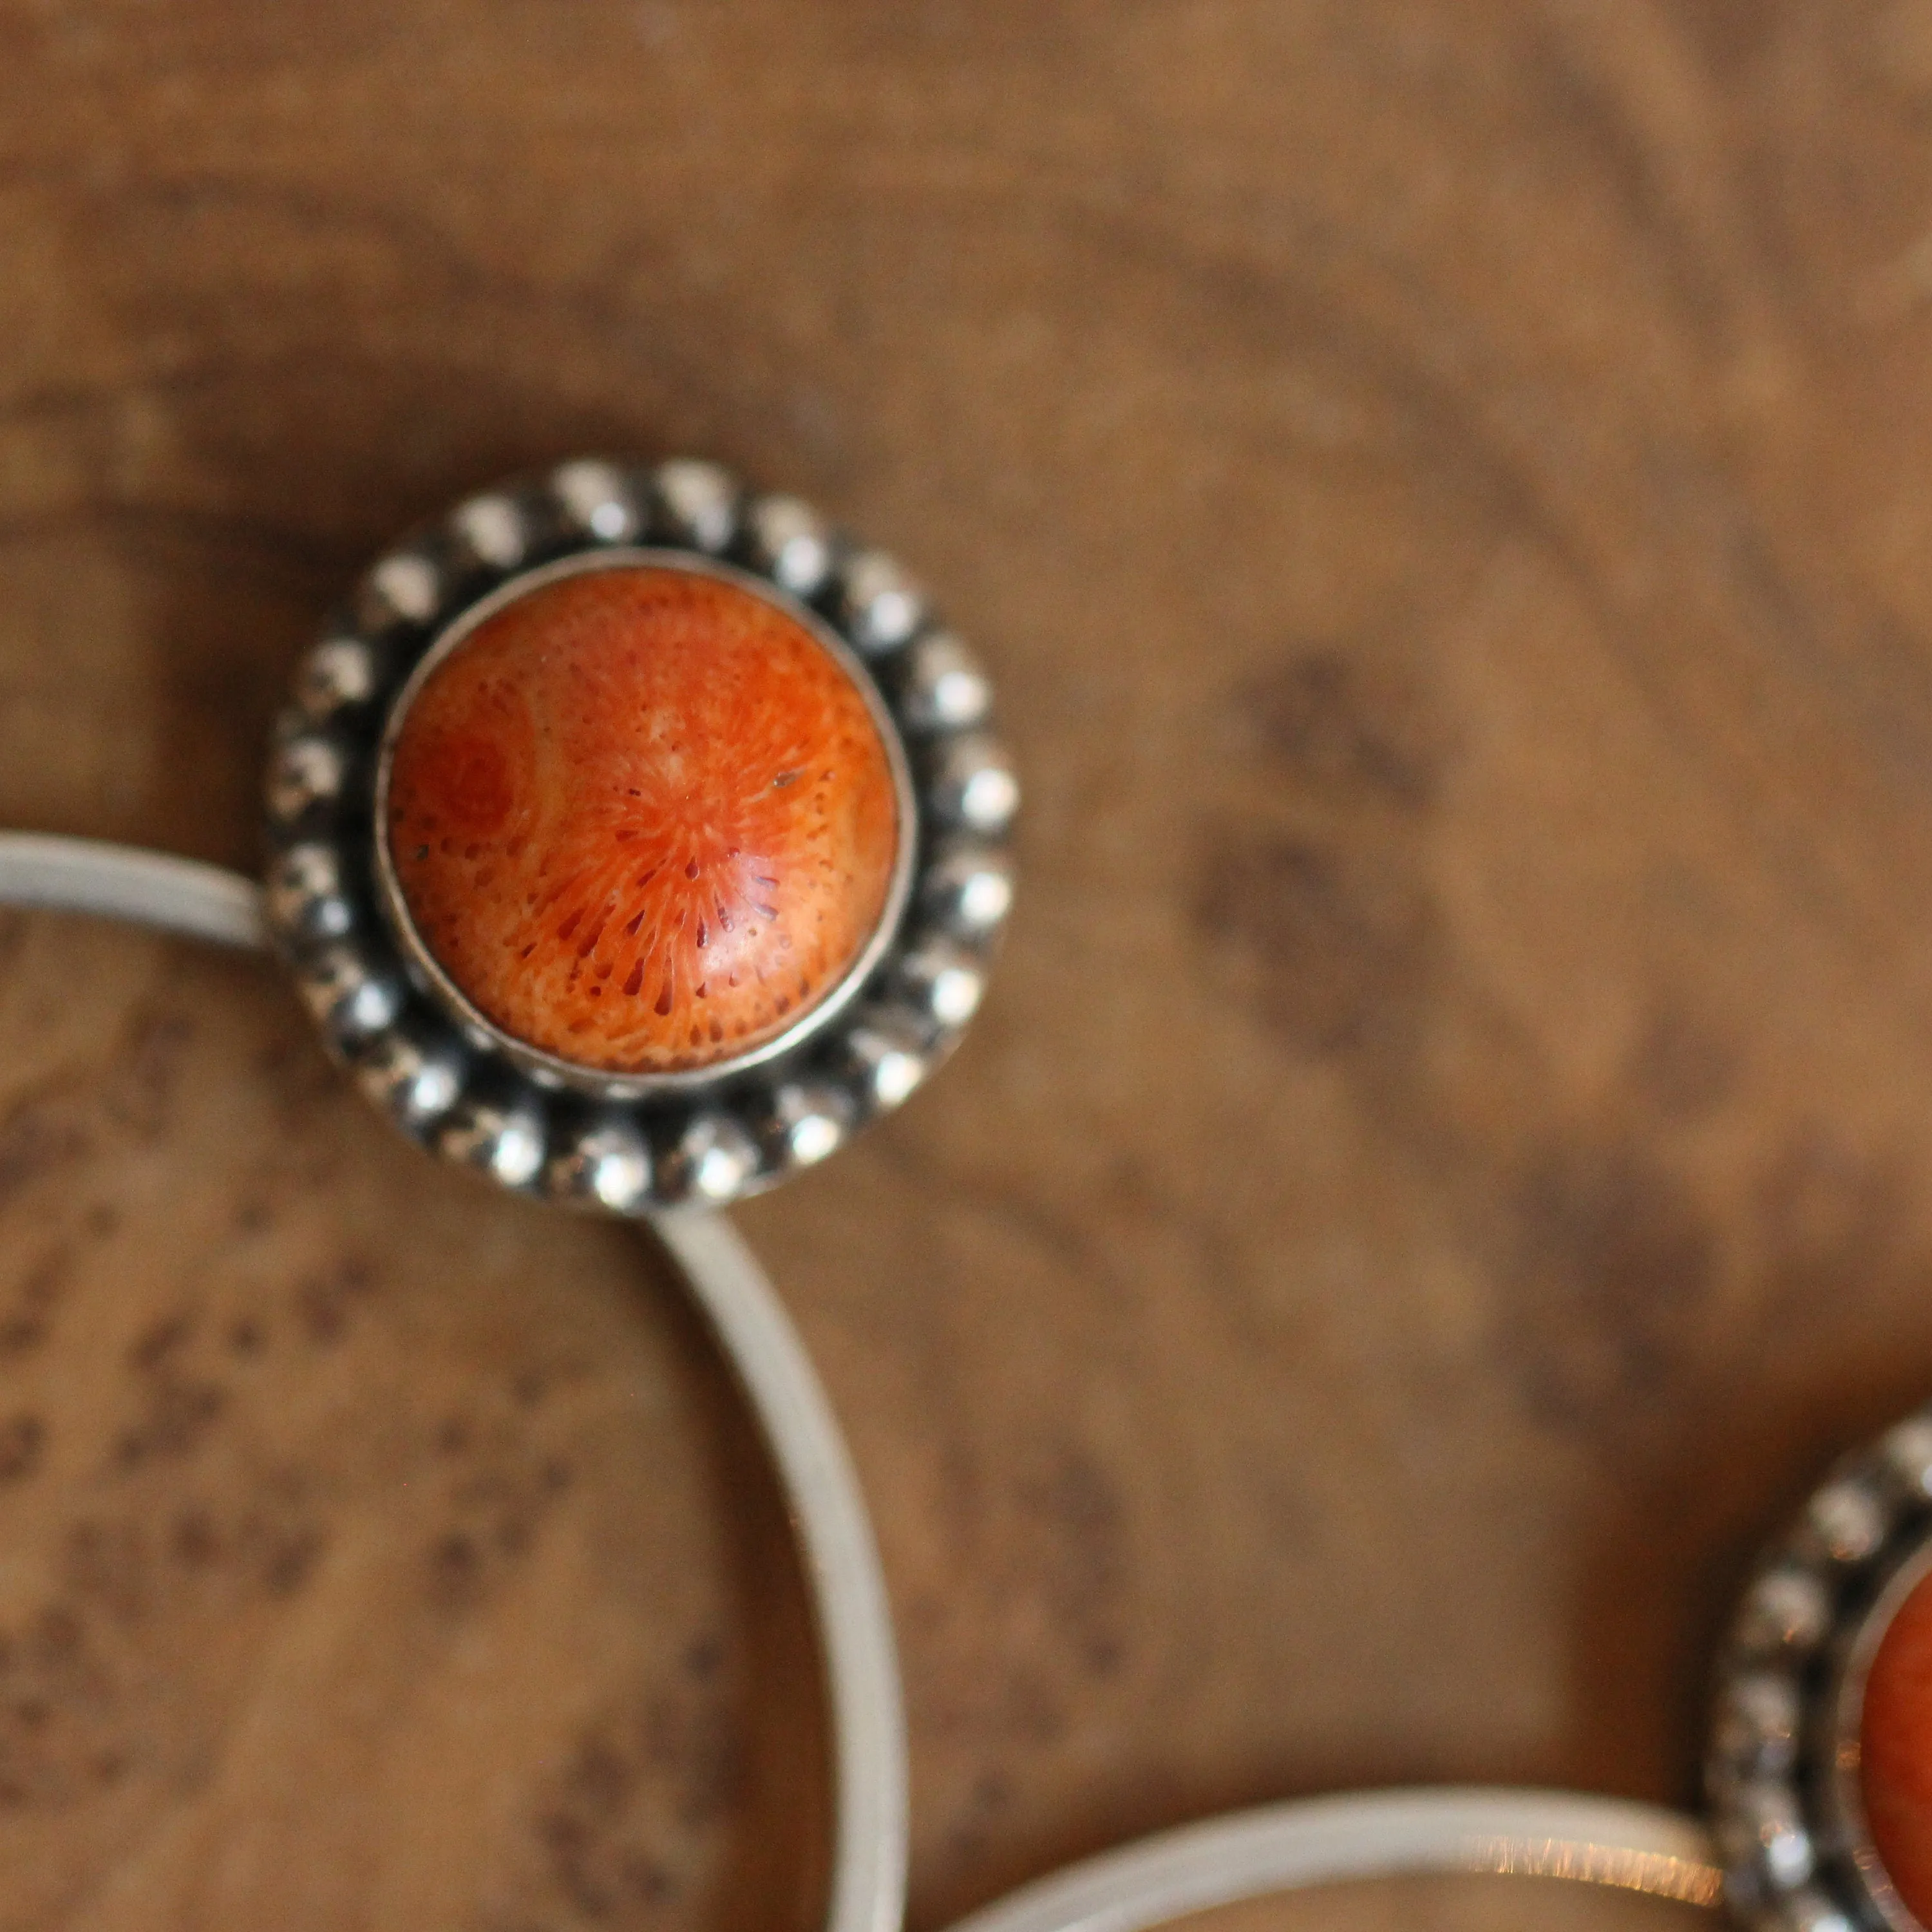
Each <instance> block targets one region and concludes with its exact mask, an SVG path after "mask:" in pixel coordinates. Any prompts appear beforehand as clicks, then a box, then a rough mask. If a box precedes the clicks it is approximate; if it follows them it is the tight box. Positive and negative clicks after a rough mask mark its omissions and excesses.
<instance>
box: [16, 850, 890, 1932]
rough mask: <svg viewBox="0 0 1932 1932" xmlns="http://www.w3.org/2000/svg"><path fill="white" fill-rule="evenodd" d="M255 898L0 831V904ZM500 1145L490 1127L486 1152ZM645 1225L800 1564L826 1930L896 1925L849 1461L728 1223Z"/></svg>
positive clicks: (880, 1736)
mask: <svg viewBox="0 0 1932 1932" xmlns="http://www.w3.org/2000/svg"><path fill="white" fill-rule="evenodd" d="M260 901H261V894H260V891H259V890H258V889H257V887H256V886H254V884H252V883H251V882H250V881H249V880H246V879H242V878H238V877H236V876H235V875H233V874H231V873H227V872H223V871H218V870H217V869H216V868H214V867H212V866H209V865H196V864H193V863H192V862H189V861H187V860H184V859H170V858H165V857H163V856H160V855H158V854H157V853H148V852H140V851H134V850H130V849H128V848H127V847H121V846H112V845H101V844H95V843H93V842H92V841H86V840H80V839H71V838H39V837H35V836H31V835H26V834H20V833H12V834H5V833H0V903H6V904H15V905H23V906H37V907H49V908H51V909H53V910H62V911H68V912H78V913H90V914H92V915H94V916H97V917H102V918H112V919H126V920H130V921H132V922H134V923H136V924H137V925H142V926H153V927H156V928H158V929H160V930H163V931H165V932H177V933H184V934H187V935H191V936H193V937H195V938H202V939H206V940H211V941H215V942H217V944H223V945H229V946H238V947H250V948H258V947H263V946H265V945H266V944H267V943H268V941H267V935H266V926H265V922H264V920H263V917H262V915H261V905H260ZM443 1050H444V1049H442V1048H440V1047H439V1046H437V1045H436V1044H435V1043H434V1042H433V1041H432V1042H430V1043H424V1042H422V1041H420V1040H410V1039H409V1038H408V1037H406V1036H405V1035H404V1034H401V1033H400V1032H398V1033H392V1034H389V1035H388V1036H386V1037H385V1040H384V1041H383V1044H382V1046H381V1048H380V1052H381V1053H382V1054H383V1055H386V1056H387V1058H386V1059H384V1060H377V1059H374V1058H372V1059H370V1060H368V1061H364V1062H363V1063H362V1073H363V1076H364V1077H365V1079H374V1078H376V1077H377V1073H376V1070H377V1068H378V1067H386V1069H387V1070H388V1071H387V1073H386V1076H385V1078H386V1083H387V1084H386V1088H385V1091H386V1093H394V1092H398V1091H411V1090H413V1089H416V1088H420V1087H422V1085H424V1083H425V1082H427V1083H428V1084H429V1085H432V1086H433V1085H434V1084H435V1083H436V1082H437V1080H438V1079H440V1078H442V1077H443V1076H442V1075H440V1074H439V1073H437V1071H436V1068H437V1067H438V1066H439V1065H440V1061H439V1058H438V1056H439V1054H440V1053H441V1052H443ZM469 1131H472V1132H473V1131H474V1123H473V1122H472V1127H471V1128H470V1130H469ZM477 1145H478V1148H481V1147H482V1146H483V1145H484V1141H483V1140H481V1139H479V1140H478V1142H477ZM501 1145H502V1136H501V1134H500V1133H499V1136H498V1139H497V1147H498V1149H499V1152H498V1154H497V1155H496V1157H497V1158H501V1153H500V1148H501ZM580 1151H582V1149H581V1148H580ZM657 1232H658V1238H659V1239H660V1240H661V1241H662V1243H663V1244H664V1247H666V1248H667V1250H669V1252H670V1255H671V1257H672V1259H673V1261H675V1262H676V1264H677V1265H678V1267H679V1269H680V1271H682V1274H683V1276H684V1279H685V1285H686V1286H687V1288H688V1290H689V1292H690V1293H691V1296H692V1298H693V1299H694V1301H696V1302H697V1305H698V1307H699V1308H700V1310H702V1312H703V1315H704V1316H705V1318H706V1322H708V1324H709V1326H710V1328H711V1329H712V1332H713V1334H715V1336H716V1337H717V1338H718V1344H719V1346H720V1347H721V1349H723V1351H724V1355H725V1357H726V1358H727V1361H729V1362H730V1364H731V1367H732V1369H733V1372H734V1373H735V1374H736V1377H737V1379H738V1382H739V1385H740V1387H741V1388H742V1389H743V1390H744V1392H745V1397H746V1399H747V1400H748V1402H749V1403H750V1404H751V1410H752V1413H753V1415H754V1416H755V1417H756V1418H757V1424H758V1427H759V1430H760V1433H761V1434H762V1436H763V1439H764V1441H765V1443H766V1447H767V1448H769V1451H770V1452H771V1454H772V1460H773V1462H774V1463H775V1466H776V1468H777V1470H778V1478H779V1481H780V1483H781V1487H782V1488H783V1490H784V1496H785V1498H786V1500H787V1504H788V1505H789V1511H790V1518H791V1521H792V1523H793V1528H794V1529H795V1531H796V1535H797V1536H798V1538H799V1547H800V1551H801V1554H802V1557H803V1559H804V1570H805V1581H806V1583H807V1586H808V1589H809V1591H810V1593H811V1604H812V1613H813V1617H814V1622H815V1624H816V1626H817V1635H818V1640H819V1644H820V1650H821V1652H822V1654H823V1658H824V1664H825V1672H826V1694H827V1699H828V1702H829V1707H830V1714H831V1730H832V1754H833V1765H832V1775H833V1787H834V1820H833V1846H832V1896H831V1900H830V1904H829V1909H828V1912H827V1915H826V1932H898V1928H899V1926H900V1924H901V1919H902V1918H903V1916H904V1903H905V1867H906V1848H907V1793H906V1763H905V1745H904V1709H903V1704H902V1700H901V1694H900V1690H899V1678H898V1652H897V1649H896V1647H895V1644H894V1643H893V1640H892V1619H891V1613H890V1610H889V1605H888V1603H887V1600H886V1587H885V1579H884V1576H883V1572H882V1571H881V1570H880V1565H879V1558H878V1550H877V1546H876V1544H874V1541H873V1538H872V1532H871V1523H870V1522H869V1520H868V1518H867V1516H866V1514H865V1504H864V1501H863V1499H862V1496H861V1494H860V1492H859V1487H858V1482H857V1479H856V1476H855V1475H854V1474H853V1469H852V1466H851V1461H850V1457H849V1456H848V1455H847V1452H846V1449H845V1445H844V1440H843V1439H842V1438H841V1436H840V1434H839V1432H838V1423H837V1421H836V1419H835V1418H834V1416H833V1415H832V1410H831V1408H830V1406H829V1404H828V1403H827V1402H826V1398H825V1394H824V1391H823V1389H822V1388H820V1385H819V1382H818V1379H817V1375H816V1374H815V1373H814V1371H813V1369H812V1367H811V1360H810V1358H808V1356H807V1355H806V1354H805V1350H804V1348H803V1347H802V1345H801V1344H800V1343H799V1339H798V1336H797V1334H796V1331H794V1330H793V1328H792V1326H791V1324H790V1322H789V1320H788V1319H787V1317H786V1316H785V1313H784V1310H783V1308H782V1307H781V1305H780V1304H779V1302H778V1298H777V1297H776V1296H775V1295H774V1294H773V1293H772V1289H771V1286H770V1284H769V1283H768V1282H767V1281H766V1279H765V1277H764V1274H763V1271H762V1270H761V1269H760V1268H759V1266H758V1265H757V1262H756V1260H755V1259H754V1258H753V1257H752V1256H751V1253H750V1251H749V1250H748V1249H747V1248H746V1247H745V1244H744V1243H743V1242H742V1241H741V1240H740V1239H739V1237H738V1235H737V1234H736V1232H735V1231H734V1230H733V1229H732V1228H731V1227H730V1225H729V1223H727V1222H725V1221H724V1220H723V1219H722V1218H721V1217H717V1216H713V1215H709V1214H697V1213H693V1212H685V1213H682V1214H676V1215H672V1216H667V1217H664V1219H662V1220H660V1221H658V1223H657Z"/></svg>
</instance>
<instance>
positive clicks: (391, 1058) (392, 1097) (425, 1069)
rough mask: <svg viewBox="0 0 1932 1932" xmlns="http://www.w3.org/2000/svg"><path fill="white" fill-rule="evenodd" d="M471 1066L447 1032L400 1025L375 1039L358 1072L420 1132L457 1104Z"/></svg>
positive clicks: (360, 1080) (391, 1110)
mask: <svg viewBox="0 0 1932 1932" xmlns="http://www.w3.org/2000/svg"><path fill="white" fill-rule="evenodd" d="M465 1070H466V1061H465V1058H464V1055H463V1049H462V1048H461V1047H460V1046H458V1044H457V1043H456V1042H455V1040H452V1039H450V1038H449V1037H448V1036H447V1035H443V1034H429V1033H427V1032H419V1031H415V1030H407V1031H406V1030H403V1029H395V1030H392V1031H389V1032H388V1033H386V1034H383V1035H382V1036H381V1037H380V1038H378V1039H377V1040H374V1042H372V1043H371V1046H370V1047H369V1049H368V1052H366V1053H365V1055H363V1056H362V1058H360V1059H359V1060H358V1061H357V1062H356V1082H357V1084H358V1085H360V1087H361V1088H362V1091H363V1092H364V1093H365V1094H368V1097H370V1099H371V1100H374V1102H375V1103H376V1104H377V1106H379V1107H380V1108H382V1109H383V1111H384V1112H386V1113H387V1114H389V1115H391V1116H392V1117H393V1118H395V1121H397V1122H398V1124H400V1125H401V1126H402V1127H405V1128H407V1130H409V1131H410V1133H416V1134H420V1133H422V1132H423V1131H424V1130H425V1129H427V1128H428V1127H430V1126H431V1125H432V1124H434V1122H436V1121H440V1120H441V1119H442V1118H443V1116H444V1115H446V1114H447V1113H448V1112H449V1110H450V1109H452V1107H454V1106H455V1105H456V1103H457V1100H458V1097H459V1096H460V1094H461V1093H462V1091H463V1075H464V1073H465Z"/></svg>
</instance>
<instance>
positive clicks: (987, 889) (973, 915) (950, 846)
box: [919, 838, 1013, 941]
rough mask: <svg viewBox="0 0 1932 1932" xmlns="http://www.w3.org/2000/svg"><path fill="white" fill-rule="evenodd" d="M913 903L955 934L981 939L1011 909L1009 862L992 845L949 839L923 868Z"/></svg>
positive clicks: (1010, 869)
mask: <svg viewBox="0 0 1932 1932" xmlns="http://www.w3.org/2000/svg"><path fill="white" fill-rule="evenodd" d="M919 910H921V911H922V912H923V913H925V914H926V916H927V917H928V918H929V919H933V920H935V921H936V922H938V924H940V925H941V926H944V927H946V928H947V930H948V931H950V932H953V933H955V934H956V935H959V937H960V938H962V939H968V940H971V941H981V940H983V939H984V938H985V937H986V935H988V934H989V933H995V932H998V931H999V929H1000V928H1001V926H1003V925H1004V923H1005V922H1006V917H1007V913H1010V911H1011V910H1013V862H1012V861H1011V860H1010V859H1008V857H1007V855H1006V853H1004V852H1003V851H1002V850H1000V848H999V847H998V846H996V845H985V844H980V842H978V841H977V840H974V839H968V838H956V839H953V840H950V841H948V842H947V844H944V845H943V846H942V847H941V848H940V850H938V853H935V856H934V858H933V860H932V863H931V864H930V865H928V866H927V867H926V871H925V874H924V876H923V877H922V880H921V881H920V884H919Z"/></svg>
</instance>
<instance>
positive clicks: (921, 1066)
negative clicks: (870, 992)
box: [844, 1008, 929, 1108]
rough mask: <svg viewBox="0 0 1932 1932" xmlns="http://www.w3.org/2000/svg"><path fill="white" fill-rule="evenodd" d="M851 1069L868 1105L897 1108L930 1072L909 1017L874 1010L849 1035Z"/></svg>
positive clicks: (847, 1051)
mask: <svg viewBox="0 0 1932 1932" xmlns="http://www.w3.org/2000/svg"><path fill="white" fill-rule="evenodd" d="M844 1058H845V1064H846V1066H847V1069H848V1070H850V1073H851V1075H852V1077H853V1079H854V1080H855V1081H856V1082H857V1084H858V1086H859V1089H860V1091H862V1093H863V1094H864V1095H865V1100H866V1103H867V1104H868V1106H871V1107H875V1108H880V1107H896V1106H898V1105H899V1103H901V1101H903V1100H905V1099H906V1098H907V1097H908V1096H909V1095H910V1094H911V1093H912V1091H913V1088H916V1087H917V1086H918V1085H919V1082H921V1081H922V1080H923V1079H925V1078H926V1074H927V1073H928V1072H929V1061H928V1059H927V1056H926V1046H925V1042H924V1040H922V1037H921V1036H920V1033H919V1028H917V1026H916V1025H914V1024H913V1022H912V1021H911V1020H910V1019H909V1018H907V1017H906V1016H903V1015H900V1014H896V1013H892V1012H891V1011H890V1010H889V1009H882V1008H874V1010H873V1011H871V1013H868V1014H867V1015H866V1016H865V1019H864V1020H863V1021H862V1022H861V1023H860V1024H859V1025H857V1026H855V1027H854V1028H853V1029H852V1031H851V1032H850V1034H847V1036H846V1039H845V1044H844Z"/></svg>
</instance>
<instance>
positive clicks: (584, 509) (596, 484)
mask: <svg viewBox="0 0 1932 1932" xmlns="http://www.w3.org/2000/svg"><path fill="white" fill-rule="evenodd" d="M550 494H551V495H552V496H553V497H555V499H556V505H557V508H559V510H560V511H562V513H563V520H564V521H565V523H566V524H567V525H568V526H569V527H570V528H571V529H572V530H574V531H576V532H580V534H582V535H585V536H587V537H592V538H595V539H596V541H598V542H599V543H606V544H624V543H632V542H634V541H636V540H637V538H638V536H639V535H641V534H642V532H643V527H644V519H643V511H642V510H641V509H640V508H639V507H638V503H637V494H636V492H635V491H634V490H632V488H631V484H630V482H629V481H628V478H626V477H625V474H624V472H622V470H621V469H619V468H618V467H617V466H616V464H615V463H600V462H597V461H595V460H589V459H586V460H584V461H583V462H580V463H565V464H564V465H563V466H562V467H561V468H560V469H556V470H555V471H553V472H552V473H551V475H550Z"/></svg>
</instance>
